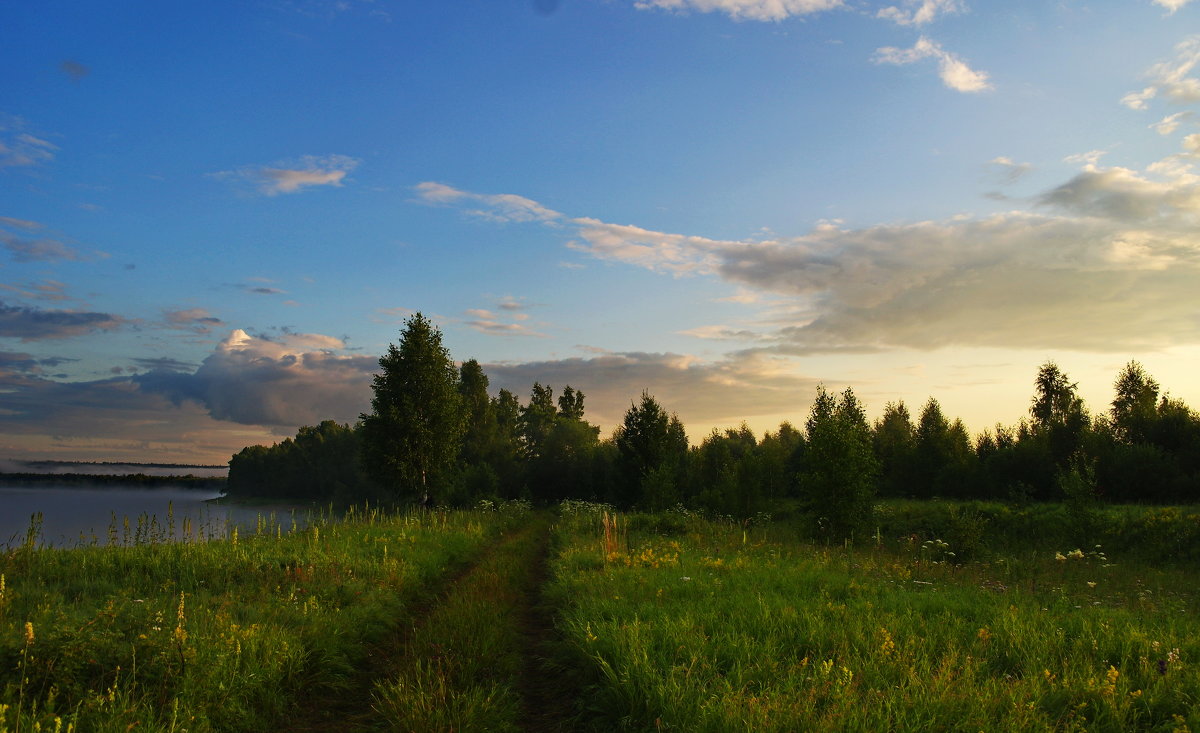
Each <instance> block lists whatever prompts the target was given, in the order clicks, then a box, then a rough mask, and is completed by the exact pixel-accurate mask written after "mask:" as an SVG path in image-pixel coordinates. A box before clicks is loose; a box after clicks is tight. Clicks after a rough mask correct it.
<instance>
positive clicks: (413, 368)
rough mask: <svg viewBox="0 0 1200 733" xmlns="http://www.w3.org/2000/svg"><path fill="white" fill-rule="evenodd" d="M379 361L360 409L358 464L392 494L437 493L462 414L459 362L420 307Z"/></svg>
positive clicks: (420, 496)
mask: <svg viewBox="0 0 1200 733" xmlns="http://www.w3.org/2000/svg"><path fill="white" fill-rule="evenodd" d="M379 367H380V373H379V374H377V375H375V377H374V379H373V381H372V389H373V390H374V392H375V396H374V398H372V400H371V412H370V414H365V415H362V416H361V418H362V430H363V436H362V437H363V443H362V446H363V454H362V460H363V468H364V469H365V470H366V471H367V473H368V474H369V475H370V476H371V478H372V479H373V480H374V481H375V482H377V483H378V484H379V485H380V486H381V487H383V488H385V489H387V490H389V491H391V492H392V493H393V494H394V495H395V496H397V497H398V498H401V499H404V500H416V501H420V502H422V503H428V502H429V501H430V500H431V499H432V498H438V499H440V498H443V497H441V496H438V494H440V493H442V492H444V491H445V489H446V488H447V478H448V469H449V468H450V467H451V466H452V464H453V462H454V459H455V458H456V457H457V456H458V453H459V449H460V445H461V441H462V436H463V431H464V428H465V420H464V414H463V409H462V397H461V395H460V394H459V385H458V370H457V369H456V368H455V366H454V362H453V361H451V359H450V354H449V352H448V351H447V350H446V348H445V347H444V346H442V332H441V331H440V330H439V329H437V328H436V327H434V325H433V324H432V323H430V321H429V319H427V318H425V316H423V315H422V314H420V313H417V314H415V315H413V316H412V317H411V318H409V319H408V320H407V321H406V322H405V326H404V330H403V331H402V332H401V334H400V344H399V346H397V345H395V344H391V345H389V346H388V350H387V353H386V354H384V355H383V356H382V357H380V359H379Z"/></svg>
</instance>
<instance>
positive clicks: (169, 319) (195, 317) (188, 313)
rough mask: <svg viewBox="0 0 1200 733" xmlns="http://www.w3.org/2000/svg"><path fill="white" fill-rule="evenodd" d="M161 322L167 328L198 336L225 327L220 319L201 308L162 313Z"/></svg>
mask: <svg viewBox="0 0 1200 733" xmlns="http://www.w3.org/2000/svg"><path fill="white" fill-rule="evenodd" d="M163 320H164V321H165V322H166V323H167V326H168V328H174V329H180V330H188V331H192V332H193V333H198V334H208V333H211V332H212V330H213V329H214V328H219V327H221V326H224V325H225V322H224V321H222V320H221V319H220V318H217V317H216V316H214V315H212V314H211V313H209V312H208V311H206V310H205V309H203V308H187V309H184V310H168V311H163Z"/></svg>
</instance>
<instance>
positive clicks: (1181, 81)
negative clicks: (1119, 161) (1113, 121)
mask: <svg viewBox="0 0 1200 733" xmlns="http://www.w3.org/2000/svg"><path fill="white" fill-rule="evenodd" d="M1164 7H1168V8H1169V6H1166V5H1164ZM1178 7H1182V4H1180V5H1178V6H1176V9H1177V8H1178ZM1198 63H1200V36H1191V37H1190V38H1188V39H1186V40H1184V41H1182V42H1181V43H1179V44H1178V45H1176V46H1175V58H1174V59H1172V60H1170V61H1160V62H1159V63H1157V64H1155V65H1154V66H1151V67H1150V69H1149V70H1147V71H1146V74H1145V76H1146V78H1147V79H1149V80H1150V84H1149V85H1148V86H1146V87H1144V88H1143V89H1142V90H1141V91H1140V92H1130V93H1129V94H1126V95H1125V96H1124V97H1122V98H1121V104H1123V105H1125V106H1126V107H1128V108H1130V109H1135V110H1144V109H1149V108H1150V104H1149V102H1150V100H1151V99H1154V98H1156V97H1162V98H1164V99H1166V100H1168V101H1170V102H1174V103H1175V104H1190V103H1193V102H1200V79H1197V78H1196V77H1194V76H1188V74H1190V73H1191V72H1192V70H1193V69H1194V68H1196V64H1198Z"/></svg>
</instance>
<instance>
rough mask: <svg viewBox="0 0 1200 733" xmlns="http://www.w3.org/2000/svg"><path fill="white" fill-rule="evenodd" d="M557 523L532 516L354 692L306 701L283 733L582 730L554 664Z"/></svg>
mask: <svg viewBox="0 0 1200 733" xmlns="http://www.w3.org/2000/svg"><path fill="white" fill-rule="evenodd" d="M551 521H552V520H551V517H550V516H548V515H547V514H542V513H539V514H535V515H533V516H531V517H530V518H529V520H527V521H526V523H525V524H524V525H523V526H522V527H520V528H518V529H515V530H510V531H509V532H508V533H506V534H505V535H503V536H501V537H500V538H499V540H498V541H496V542H494V543H492V544H491V545H489V546H488V547H486V548H485V549H484V550H483V551H482V552H481V553H479V554H478V555H476V556H475V557H474V558H473V559H472V560H471V561H470V562H468V563H466V564H464V565H463V566H462V567H460V568H458V569H457V570H455V571H453V572H452V573H450V574H449V575H447V576H446V577H445V578H444V579H443V580H441V581H440V582H439V583H438V585H437V589H436V590H435V591H433V592H429V593H426V594H424V595H423V596H422V597H421V598H419V599H418V600H416V601H415V602H414V604H413V605H411V606H409V609H408V611H407V612H406V613H407V615H408V616H409V620H408V621H406V622H405V623H403V624H401V625H399V626H398V627H397V628H396V629H395V630H393V631H392V632H391V633H390V634H389V635H388V636H387V637H386V638H385V639H383V640H382V641H380V642H378V643H376V644H373V645H371V646H370V647H369V648H368V649H367V651H366V654H365V660H364V662H363V663H362V665H361V667H360V669H359V670H358V672H357V674H356V675H355V676H354V679H353V681H352V682H351V683H350V684H349V685H348V686H347V688H345V689H338V690H327V691H322V692H317V693H314V694H313V695H312V696H310V697H309V698H308V699H307V700H304V701H301V702H300V703H299V705H298V708H297V710H296V713H295V714H294V715H293V716H292V717H291V719H290V720H288V721H286V722H285V724H284V725H282V726H280V728H279V730H282V731H292V732H295V733H301V732H304V733H324V732H326V731H366V730H422V731H425V730H429V731H435V730H447V731H449V730H512V731H529V732H530V733H555V732H559V731H571V730H577V729H578V728H579V726H578V719H577V718H576V716H575V714H574V710H573V700H574V699H575V697H576V696H574V695H572V694H571V693H570V690H569V683H568V682H567V681H566V680H568V679H569V675H564V674H562V670H560V669H555V668H554V664H553V661H552V660H553V657H554V654H553V647H554V644H555V642H556V640H557V638H558V637H557V633H556V630H555V626H554V610H553V608H552V607H551V606H550V605H549V604H548V603H547V599H546V598H545V594H544V589H545V586H546V584H547V582H548V580H549V576H550V570H549V557H550V544H551V543H550V525H551ZM433 669H435V670H437V671H436V673H434V674H431V673H430V670H433ZM479 700H482V701H483V702H482V703H480V702H479ZM464 701H466V702H464ZM481 706H482V708H487V709H488V710H489V712H485V713H483V714H482V716H481V714H480V713H479V711H478V709H479V708H480V707H481ZM489 715H490V716H491V717H488V716H489ZM473 716H481V717H473ZM472 721H474V722H472Z"/></svg>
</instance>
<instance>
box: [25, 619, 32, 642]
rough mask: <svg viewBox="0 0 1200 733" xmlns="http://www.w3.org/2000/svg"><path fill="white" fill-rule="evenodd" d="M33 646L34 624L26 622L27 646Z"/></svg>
mask: <svg viewBox="0 0 1200 733" xmlns="http://www.w3.org/2000/svg"><path fill="white" fill-rule="evenodd" d="M32 644H33V622H32V621H26V622H25V646H30V645H32Z"/></svg>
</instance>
